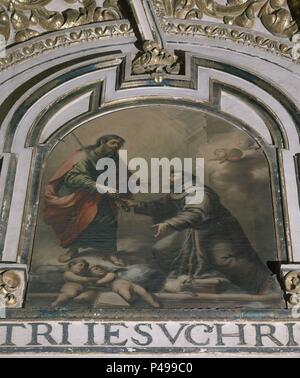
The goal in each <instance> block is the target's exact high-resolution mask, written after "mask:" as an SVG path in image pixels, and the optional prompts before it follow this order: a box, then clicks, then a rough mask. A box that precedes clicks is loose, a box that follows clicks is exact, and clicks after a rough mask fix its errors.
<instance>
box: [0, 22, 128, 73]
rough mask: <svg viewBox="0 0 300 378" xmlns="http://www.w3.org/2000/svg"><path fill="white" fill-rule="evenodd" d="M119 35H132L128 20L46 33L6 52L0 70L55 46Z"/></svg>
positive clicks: (0, 62) (117, 36) (50, 49)
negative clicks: (46, 34)
mask: <svg viewBox="0 0 300 378" xmlns="http://www.w3.org/2000/svg"><path fill="white" fill-rule="evenodd" d="M119 37H134V32H133V30H132V28H131V25H130V23H129V21H127V20H120V21H115V22H114V23H113V24H111V23H103V24H101V25H98V26H95V25H90V27H86V28H83V29H80V30H73V31H64V32H62V33H61V34H59V35H48V36H47V37H46V36H45V38H42V39H39V40H37V41H36V40H34V41H28V43H27V44H26V45H24V46H22V47H18V46H17V48H16V49H14V50H12V51H11V52H8V54H7V56H6V57H5V58H2V59H0V71H3V70H6V69H8V68H10V67H12V66H14V65H15V64H17V63H21V62H23V61H25V60H27V59H28V58H32V57H35V56H38V55H41V54H43V53H45V52H47V51H52V50H53V49H56V48H60V47H67V46H70V45H74V44H78V43H83V42H88V41H95V40H105V39H106V40H107V39H110V38H119ZM8 51H9V50H8Z"/></svg>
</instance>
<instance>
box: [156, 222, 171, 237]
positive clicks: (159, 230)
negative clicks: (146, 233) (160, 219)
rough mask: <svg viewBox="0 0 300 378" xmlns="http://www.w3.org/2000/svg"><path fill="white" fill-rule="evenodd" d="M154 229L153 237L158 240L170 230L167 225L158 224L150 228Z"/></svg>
mask: <svg viewBox="0 0 300 378" xmlns="http://www.w3.org/2000/svg"><path fill="white" fill-rule="evenodd" d="M152 228H153V229H154V237H155V238H158V237H159V236H164V235H165V234H166V233H167V232H168V231H169V229H170V226H169V225H168V223H159V224H155V225H154V226H152Z"/></svg>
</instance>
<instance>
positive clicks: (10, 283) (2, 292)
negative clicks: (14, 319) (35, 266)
mask: <svg viewBox="0 0 300 378" xmlns="http://www.w3.org/2000/svg"><path fill="white" fill-rule="evenodd" d="M23 288H24V276H23V274H22V273H21V272H20V271H17V270H2V271H1V272H0V300H1V305H2V306H4V307H19V306H20V304H21V303H22V300H23V298H22V293H23ZM18 305H19V306H18Z"/></svg>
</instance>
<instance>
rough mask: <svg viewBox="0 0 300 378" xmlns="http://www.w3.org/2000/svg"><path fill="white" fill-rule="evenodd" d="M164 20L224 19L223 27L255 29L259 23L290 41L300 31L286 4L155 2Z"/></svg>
mask: <svg viewBox="0 0 300 378" xmlns="http://www.w3.org/2000/svg"><path fill="white" fill-rule="evenodd" d="M154 5H155V6H156V7H157V9H158V11H159V13H160V15H163V16H164V18H165V19H170V18H171V19H181V20H200V19H202V18H203V16H208V17H211V18H212V19H221V20H222V21H223V23H224V24H230V25H237V26H240V27H244V28H253V26H254V23H255V21H256V19H259V20H260V21H261V23H262V25H263V26H264V28H265V29H266V30H267V31H268V32H270V33H271V34H273V35H275V36H278V37H283V38H290V37H292V36H293V35H294V34H296V33H297V32H298V31H299V27H298V25H297V22H296V21H295V20H294V19H293V16H292V14H291V11H290V10H289V8H288V7H287V1H286V0H227V3H226V4H220V2H219V1H215V0H185V1H181V0H154Z"/></svg>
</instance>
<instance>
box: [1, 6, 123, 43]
mask: <svg viewBox="0 0 300 378" xmlns="http://www.w3.org/2000/svg"><path fill="white" fill-rule="evenodd" d="M52 1H53V0H0V33H1V34H3V35H4V36H5V39H6V40H9V37H10V35H11V33H12V31H14V32H15V36H14V39H15V42H23V41H26V40H27V39H30V38H32V37H35V36H38V35H40V34H41V33H42V32H44V31H55V30H61V29H68V28H72V27H75V26H81V25H85V24H89V23H93V22H101V21H112V20H120V19H122V18H123V15H122V13H121V11H120V9H119V6H118V1H117V0H106V1H104V3H103V6H102V7H99V6H97V2H96V0H62V1H64V2H65V3H66V6H67V4H69V5H74V7H73V8H71V7H66V9H65V10H64V11H55V10H49V9H47V7H46V6H47V5H48V4H50V3H52ZM77 4H78V5H79V6H76V5H77ZM35 29H38V30H35ZM41 29H43V30H41Z"/></svg>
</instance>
